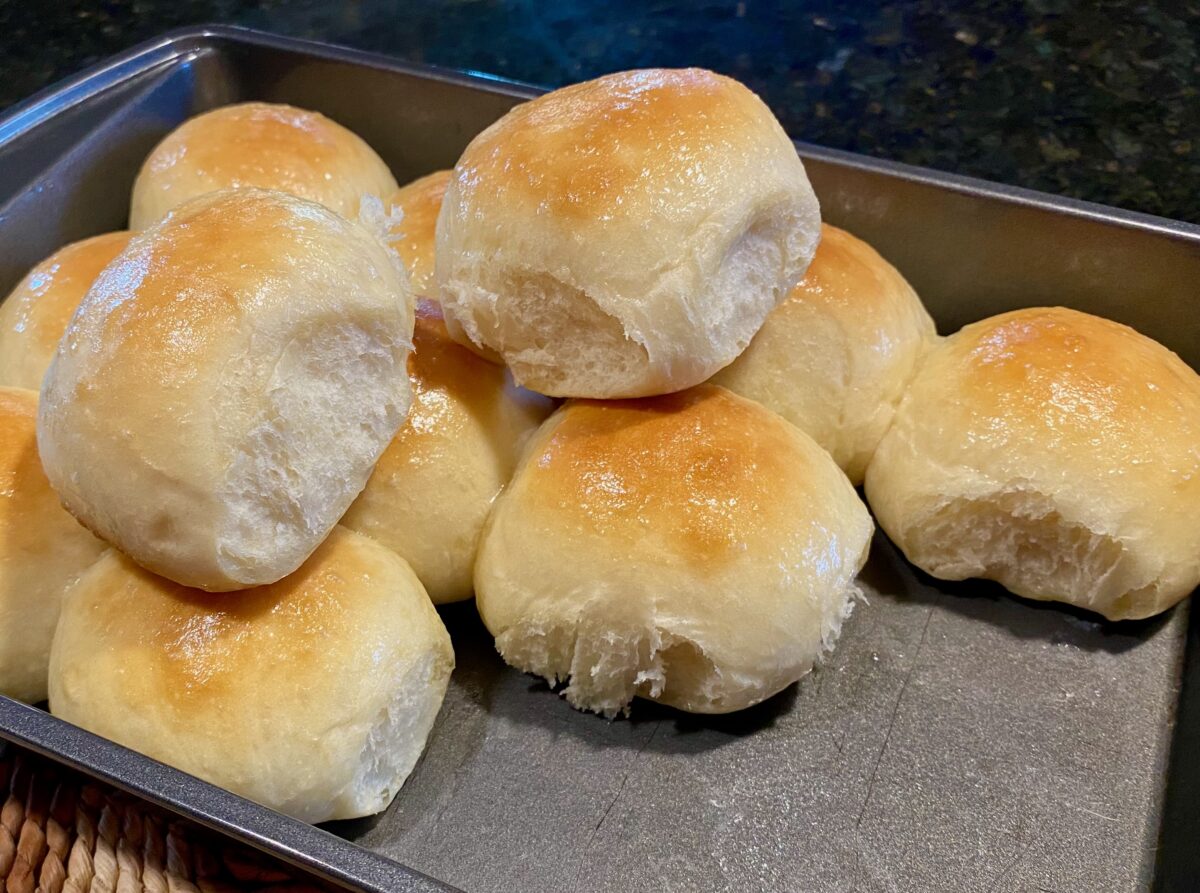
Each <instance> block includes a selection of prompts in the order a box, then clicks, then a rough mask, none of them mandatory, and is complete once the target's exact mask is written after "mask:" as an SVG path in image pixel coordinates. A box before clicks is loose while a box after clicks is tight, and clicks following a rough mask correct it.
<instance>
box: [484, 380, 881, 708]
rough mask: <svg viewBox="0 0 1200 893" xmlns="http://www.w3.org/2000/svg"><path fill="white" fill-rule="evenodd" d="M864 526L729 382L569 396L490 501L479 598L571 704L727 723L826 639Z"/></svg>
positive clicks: (788, 435)
mask: <svg viewBox="0 0 1200 893" xmlns="http://www.w3.org/2000/svg"><path fill="white" fill-rule="evenodd" d="M872 529H873V525H872V523H871V518H870V516H869V515H868V514H867V510H866V507H865V506H864V505H863V504H862V502H861V501H859V499H858V496H857V495H856V494H855V492H854V489H853V488H852V487H851V486H850V483H849V481H847V480H846V476H845V475H844V474H842V472H841V471H840V470H839V469H838V467H837V466H836V465H835V464H834V463H833V460H832V459H830V458H829V455H828V454H827V453H826V452H825V451H824V450H822V449H821V448H820V447H818V446H817V445H816V444H815V443H814V442H813V441H812V439H811V438H809V437H808V435H806V434H804V433H803V432H801V431H800V430H799V429H798V428H796V427H795V426H793V425H791V424H790V423H788V422H785V421H784V420H783V419H781V418H780V417H779V416H777V415H776V414H775V413H773V412H771V411H769V410H767V409H765V408H763V407H762V406H760V405H758V404H757V403H753V402H751V401H749V400H744V399H742V398H741V397H738V396H736V395H735V394H733V393H731V392H729V391H727V390H725V389H724V388H719V387H715V386H713V385H703V386H700V387H697V388H693V389H691V390H689V391H684V392H682V393H678V394H672V395H669V396H665V397H658V398H654V399H647V400H636V401H622V402H607V403H602V402H593V401H578V402H576V401H573V402H570V403H568V404H566V405H565V406H564V407H563V408H561V409H560V410H558V412H556V413H555V414H554V415H553V416H551V417H550V419H549V420H548V421H547V422H546V423H545V424H544V425H543V426H542V428H541V429H539V431H538V432H537V434H536V435H535V436H534V438H533V440H532V441H531V442H530V445H529V448H528V449H527V450H526V452H525V453H524V455H523V457H522V460H521V463H520V466H519V467H518V469H517V472H516V475H515V476H514V478H513V480H512V483H511V484H509V486H508V488H507V489H506V490H505V491H504V493H503V494H502V495H501V496H500V498H499V499H498V500H497V502H496V505H495V508H494V509H493V511H492V514H491V517H490V518H489V520H488V524H487V527H486V528H485V529H484V535H483V543H482V546H481V547H480V552H479V560H478V562H477V564H476V567H475V593H476V603H477V604H478V606H479V613H480V616H481V617H482V618H483V621H484V623H485V624H486V625H487V628H488V629H489V630H490V631H491V632H492V634H493V635H494V636H495V637H496V647H497V649H498V650H499V651H500V654H501V655H503V657H504V659H505V660H506V661H508V663H510V664H512V665H513V666H515V667H518V668H520V669H522V670H525V671H527V672H531V673H536V674H537V675H539V676H542V677H544V678H546V679H547V680H550V681H551V682H567V683H569V684H568V685H567V687H566V691H565V694H566V697H567V700H568V701H570V702H571V703H572V704H573V705H575V706H576V707H579V708H583V709H587V710H594V711H596V712H598V713H603V714H605V715H606V716H612V715H614V714H616V713H618V712H620V711H623V710H627V709H628V708H629V704H630V701H631V700H632V699H633V698H634V696H635V695H636V696H640V697H644V698H650V699H651V700H655V701H659V702H661V703H664V704H669V705H671V706H672V707H678V708H679V709H681V710H688V711H692V712H695V713H727V712H729V711H732V710H740V709H742V708H743V707H749V706H751V705H752V704H756V703H758V702H759V701H762V700H763V699H764V698H768V697H770V696H771V695H773V694H775V693H776V692H778V691H780V690H782V689H783V688H785V687H787V686H788V685H790V684H791V683H793V682H795V681H796V680H797V679H799V678H800V677H801V676H803V675H805V674H806V673H807V672H808V671H809V670H810V669H811V668H812V666H813V663H814V662H815V661H816V660H817V659H818V658H819V657H820V655H821V653H822V652H823V651H824V650H826V649H828V648H831V647H832V646H833V644H834V641H835V640H836V639H837V636H838V633H839V631H840V629H841V625H842V621H843V620H844V619H845V618H846V617H847V616H848V615H849V613H850V610H851V608H852V606H853V604H854V595H855V593H856V587H855V582H854V581H855V576H856V574H857V573H858V571H859V569H860V568H861V567H862V565H863V562H864V561H865V560H866V557H867V548H868V546H869V544H870V540H871V533H872Z"/></svg>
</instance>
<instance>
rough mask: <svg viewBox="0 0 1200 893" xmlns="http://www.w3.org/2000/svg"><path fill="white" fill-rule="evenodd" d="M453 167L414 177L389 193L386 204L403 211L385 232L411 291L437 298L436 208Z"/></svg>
mask: <svg viewBox="0 0 1200 893" xmlns="http://www.w3.org/2000/svg"><path fill="white" fill-rule="evenodd" d="M451 173H452V171H437V172H435V173H432V174H429V175H428V176H426V177H421V178H420V179H419V180H413V181H412V182H411V183H408V184H406V185H404V186H401V187H400V188H399V189H397V190H396V191H395V192H394V193H392V197H391V200H390V202H389V204H390V205H391V206H392V207H393V208H394V207H399V208H400V210H401V211H402V212H403V217H402V218H401V220H400V222H399V223H398V224H396V225H395V226H393V227H392V229H391V230H390V231H389V232H388V243H389V244H390V245H391V246H392V247H393V248H395V249H396V251H397V252H398V253H399V254H400V259H401V260H402V261H404V266H405V267H406V268H407V269H408V275H409V277H410V278H411V279H412V286H413V292H414V293H416V294H418V295H420V296H421V297H423V298H429V299H431V300H437V287H436V286H435V284H434V279H433V249H434V244H435V240H436V235H437V218H438V212H439V211H440V210H441V209H442V198H443V197H444V196H445V194H446V186H447V185H448V184H449V183H450V174H451Z"/></svg>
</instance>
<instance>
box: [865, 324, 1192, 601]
mask: <svg viewBox="0 0 1200 893" xmlns="http://www.w3.org/2000/svg"><path fill="white" fill-rule="evenodd" d="M1198 444H1200V376H1197V375H1196V373H1195V372H1193V371H1192V370H1191V369H1189V368H1188V367H1187V366H1186V365H1185V364H1184V363H1183V362H1182V361H1181V360H1180V359H1179V358H1178V357H1177V356H1175V354H1173V353H1171V352H1170V351H1169V350H1167V349H1166V348H1165V347H1163V346H1162V345H1160V344H1158V343H1156V342H1154V341H1152V340H1150V339H1149V338H1146V337H1144V336H1142V335H1140V334H1138V333H1137V332H1135V331H1134V330H1133V329H1130V328H1128V327H1126V326H1122V325H1119V324H1117V323H1114V322H1110V321H1108V320H1105V319H1100V318H1098V317H1095V316H1089V315H1088V314H1085V313H1079V312H1077V311H1074V310H1066V309H1063V308H1038V309H1032V310H1018V311H1014V312H1012V313H1005V314H1002V315H1000V316H995V317H992V318H990V319H986V320H984V321H982V322H979V323H975V324H973V325H969V326H966V327H965V328H963V329H962V330H961V331H960V332H958V333H957V334H955V335H952V336H951V337H950V338H948V339H946V340H945V341H944V342H943V343H942V344H941V345H940V346H939V347H938V348H937V349H935V350H934V351H932V352H931V353H930V354H929V355H928V356H927V358H926V360H925V361H924V362H923V363H922V365H921V368H920V371H919V372H918V374H917V376H916V378H915V379H914V380H913V382H912V385H911V386H910V388H909V390H908V393H907V394H906V395H905V397H904V400H903V402H902V403H901V405H900V408H899V410H898V412H897V414H896V420H895V423H894V424H893V426H892V428H891V430H890V431H889V432H888V433H887V435H886V436H885V437H884V439H883V441H882V443H881V444H880V445H879V449H878V451H877V452H876V454H875V458H874V459H873V460H872V462H871V465H870V467H869V468H868V470H867V478H866V488H867V496H868V499H869V501H870V503H871V507H872V508H873V509H874V510H875V514H876V517H877V518H878V519H879V523H880V525H881V526H882V527H883V528H884V530H886V531H887V533H888V535H889V536H890V537H891V538H892V539H893V540H894V541H895V542H896V544H897V545H899V546H900V548H901V549H903V550H904V552H905V554H906V555H907V556H908V558H909V560H910V561H912V562H913V563H914V564H916V565H917V566H918V567H920V568H922V569H924V570H926V571H928V572H929V573H931V574H933V575H934V576H937V577H942V578H944V579H952V580H960V579H965V578H968V577H984V578H988V579H993V580H997V581H998V582H1000V583H1002V584H1003V585H1004V586H1006V587H1007V588H1008V589H1010V590H1011V591H1013V592H1015V593H1016V594H1018V595H1023V596H1025V597H1027V598H1033V599H1042V600H1052V601H1063V602H1068V603H1070V604H1074V605H1078V606H1079V607H1082V608H1087V609H1089V610H1092V611H1096V612H1098V613H1100V614H1103V615H1104V616H1105V617H1108V618H1110V619H1126V618H1139V617H1148V616H1150V615H1152V614H1156V613H1158V612H1160V611H1163V610H1165V609H1166V608H1169V607H1170V606H1171V605H1173V604H1175V603H1176V602H1178V601H1179V600H1180V599H1181V598H1183V597H1184V596H1186V595H1187V594H1188V593H1190V592H1191V591H1192V589H1194V588H1195V587H1196V585H1197V584H1198V583H1200V516H1198V515H1197V512H1196V507H1197V505H1200V447H1198V446H1197V445H1198Z"/></svg>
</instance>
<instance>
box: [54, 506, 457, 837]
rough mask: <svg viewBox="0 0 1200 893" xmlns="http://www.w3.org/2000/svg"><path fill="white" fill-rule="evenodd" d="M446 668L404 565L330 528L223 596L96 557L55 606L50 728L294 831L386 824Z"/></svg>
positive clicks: (443, 641)
mask: <svg viewBox="0 0 1200 893" xmlns="http://www.w3.org/2000/svg"><path fill="white" fill-rule="evenodd" d="M453 668H454V652H453V651H452V649H451V645H450V637H449V635H448V634H447V633H446V629H445V627H443V626H442V622H441V619H440V618H439V617H438V615H437V612H436V611H434V609H433V606H432V605H431V604H430V602H429V599H428V598H427V597H426V595H425V593H424V591H423V590H422V589H421V584H420V583H419V582H418V581H417V578H416V577H415V576H414V575H413V573H412V571H411V570H410V569H409V567H408V565H407V564H405V563H404V561H402V560H401V559H400V558H398V557H397V556H396V555H395V554H394V553H392V552H391V551H390V550H388V549H385V548H384V547H383V546H381V545H379V544H377V543H375V542H374V541H372V540H370V539H368V538H367V537H363V536H360V535H359V534H356V533H352V532H350V531H347V530H344V529H342V528H335V529H334V531H333V532H332V533H331V534H330V536H329V538H328V539H327V540H326V541H325V542H324V543H323V544H322V545H321V547H320V548H319V549H318V550H317V551H316V552H315V553H313V555H312V557H311V558H309V560H308V561H306V562H305V563H304V565H303V566H302V567H301V568H300V569H299V570H298V571H297V572H296V573H294V574H292V575H291V576H289V577H287V578H286V579H284V580H281V581H280V582H278V583H275V584H274V585H271V586H263V587H260V588H258V589H254V590H252V591H249V592H244V593H240V594H238V595H236V596H213V595H211V594H208V593H205V592H199V591H197V590H194V589H186V588H184V587H182V586H178V585H176V584H173V583H171V582H169V581H167V580H164V579H163V578H161V577H156V576H154V575H153V574H150V573H148V572H146V571H145V570H143V569H141V568H140V567H138V566H137V565H136V564H134V563H133V562H131V561H129V560H128V559H127V558H125V557H124V556H122V555H121V554H120V553H118V552H116V551H109V552H108V553H107V555H105V557H104V558H102V559H101V560H100V561H99V562H98V563H97V564H96V565H95V566H93V567H92V569H91V570H89V571H88V572H87V573H86V574H85V575H84V576H83V577H82V578H81V579H80V581H79V582H78V583H77V584H76V585H75V586H74V587H73V588H72V589H71V590H70V592H69V594H68V597H67V601H66V604H65V606H64V609H63V616H62V621H61V623H60V624H59V628H58V635H57V637H56V639H55V642H54V650H53V656H52V659H51V669H50V709H51V712H53V713H54V714H55V715H56V716H59V717H61V718H63V719H65V720H67V721H68V722H73V723H75V724H76V725H79V726H82V727H83V728H85V729H88V730H90V731H92V732H95V733H96V734H98V735H102V736H103V737H105V738H109V739H111V740H113V741H116V742H118V743H121V744H124V745H126V746H127V747H131V748H133V749H134V750H137V751H140V752H141V753H144V754H147V755H148V756H151V757H154V758H155V759H158V760H162V761H163V762H165V763H168V764H170V765H172V766H176V767H177V768H180V769H183V770H184V771H186V772H191V773H192V774H194V775H197V776H199V777H200V778H203V779H205V780H207V781H211V782H212V783H214V784H217V785H220V786H221V787H224V788H227V789H229V790H231V791H234V792H235V793H238V794H241V795H242V796H245V797H249V798H250V799H252V800H256V801H258V802H259V803H262V804H264V805H266V806H269V807H271V808H272V809H277V810H279V811H281V812H284V813H287V814H288V815H292V816H295V817H296V818H299V819H302V820H304V821H307V822H322V821H327V820H331V819H345V818H355V817H358V816H364V815H370V814H372V813H375V812H379V811H380V810H382V809H384V808H385V807H386V806H387V804H388V803H389V802H391V799H392V797H394V796H395V794H396V792H397V791H398V790H399V789H400V786H401V785H402V784H403V783H404V779H405V778H407V776H408V774H409V772H410V771H412V767H413V765H414V764H415V763H416V761H417V758H418V757H419V756H420V754H421V750H422V749H423V748H424V744H425V739H426V737H427V736H428V734H429V730H430V729H431V728H432V726H433V722H434V719H435V718H436V716H437V712H438V708H439V707H440V706H441V702H442V697H443V695H444V694H445V692H446V685H447V683H448V681H449V678H450V672H451V670H452V669H453Z"/></svg>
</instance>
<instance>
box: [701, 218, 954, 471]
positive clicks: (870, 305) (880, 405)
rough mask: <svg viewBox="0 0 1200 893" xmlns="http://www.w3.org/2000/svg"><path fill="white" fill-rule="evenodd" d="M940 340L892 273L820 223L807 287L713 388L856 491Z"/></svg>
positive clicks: (869, 251)
mask: <svg viewBox="0 0 1200 893" xmlns="http://www.w3.org/2000/svg"><path fill="white" fill-rule="evenodd" d="M936 335H937V333H936V331H935V329H934V325H933V320H932V319H930V317H929V314H928V313H927V312H926V310H925V307H924V306H923V305H922V304H921V299H920V298H918V297H917V293H916V292H914V291H913V290H912V287H911V286H910V285H909V284H908V283H907V282H906V281H905V280H904V277H903V276H901V275H900V273H899V272H898V271H897V270H896V268H895V267H893V266H892V265H891V264H889V263H888V262H887V261H886V260H884V259H883V258H882V257H880V256H879V254H878V253H876V251H875V249H873V248H872V247H871V246H870V245H868V244H867V243H866V242H864V241H862V240H861V239H856V238H855V237H854V236H852V235H850V234H849V233H848V232H845V231H844V230H840V229H838V228H837V227H833V226H829V225H828V224H826V225H824V226H823V227H822V236H821V245H820V247H818V248H817V254H816V256H815V257H814V258H813V262H812V265H811V266H810V267H809V268H808V273H806V274H805V276H804V281H802V282H801V283H800V284H799V285H797V286H796V287H795V288H794V289H792V291H791V293H790V294H789V295H788V297H787V300H786V301H784V302H783V303H782V304H780V305H779V306H778V307H776V308H775V310H773V311H772V312H771V315H770V316H768V317H767V321H766V322H765V323H763V327H762V329H760V330H759V332H758V334H757V335H755V336H754V340H753V341H751V342H750V346H749V347H748V348H746V352H745V353H743V354H742V355H741V356H740V357H738V358H737V359H736V360H734V361H733V363H731V364H730V365H729V366H726V367H725V368H724V369H722V370H721V371H720V372H718V373H717V374H716V375H715V376H713V378H712V382H713V384H719V385H723V386H724V387H727V388H729V389H730V390H731V391H734V392H735V393H738V394H741V395H742V396H743V397H749V398H750V399H752V400H757V401H758V402H759V403H762V404H763V405H764V406H766V407H767V408H768V409H773V410H774V411H775V412H777V413H779V414H780V415H782V416H783V417H784V418H785V419H787V420H788V421H789V422H791V423H792V424H794V425H796V426H797V427H799V428H800V429H801V430H802V431H804V432H805V433H806V434H808V435H809V436H810V437H812V439H813V440H815V441H816V442H817V443H819V444H820V445H821V446H823V447H824V448H825V449H826V450H828V451H829V453H830V454H831V455H832V456H833V459H834V461H835V462H837V464H838V465H839V466H841V468H842V470H843V471H845V472H846V475H847V476H848V477H849V478H850V481H851V483H854V484H860V483H862V479H863V474H864V472H865V471H866V468H867V462H869V461H870V459H871V455H872V453H874V452H875V447H876V446H877V445H878V444H879V440H880V438H882V437H883V432H884V431H886V430H887V428H888V425H890V424H891V421H892V416H893V414H894V413H895V411H896V405H897V404H898V403H899V402H900V397H901V395H902V394H903V393H904V388H905V386H906V385H907V384H908V380H909V379H910V378H911V377H912V375H913V372H914V371H915V370H916V366H917V361H918V360H919V359H920V357H921V355H922V354H923V353H924V352H925V350H926V349H928V347H929V346H930V345H931V344H932V343H933V342H934V340H935V338H936Z"/></svg>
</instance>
